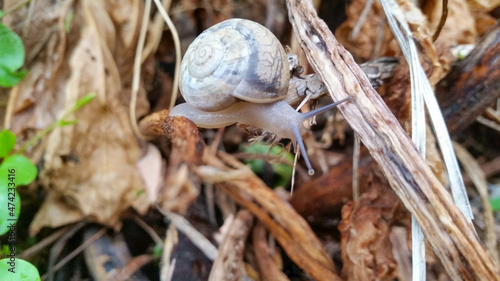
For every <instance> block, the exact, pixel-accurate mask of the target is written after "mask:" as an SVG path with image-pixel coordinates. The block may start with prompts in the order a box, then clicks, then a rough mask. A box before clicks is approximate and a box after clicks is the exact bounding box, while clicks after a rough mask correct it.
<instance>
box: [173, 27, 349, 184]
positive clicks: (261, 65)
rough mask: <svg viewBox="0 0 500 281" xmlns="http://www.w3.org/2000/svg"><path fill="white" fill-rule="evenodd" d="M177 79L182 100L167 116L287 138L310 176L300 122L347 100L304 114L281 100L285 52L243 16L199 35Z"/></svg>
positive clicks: (285, 72)
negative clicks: (243, 126)
mask: <svg viewBox="0 0 500 281" xmlns="http://www.w3.org/2000/svg"><path fill="white" fill-rule="evenodd" d="M180 77H181V78H180V79H181V80H180V84H179V85H180V91H181V94H182V96H183V97H184V99H185V100H186V103H184V104H180V105H177V106H175V107H174V108H173V109H172V110H171V111H170V116H184V117H186V118H188V119H190V120H191V121H193V122H194V123H195V124H196V125H197V126H198V127H202V128H220V127H225V126H228V125H231V124H234V123H242V124H246V125H251V126H254V127H257V128H261V129H263V130H265V131H268V132H271V133H273V134H275V135H276V136H277V138H278V139H281V138H288V139H291V140H293V141H294V144H295V143H297V144H298V146H299V148H300V151H301V153H302V155H303V157H304V160H305V162H306V165H307V167H308V169H309V174H311V175H312V174H314V170H313V169H312V167H311V164H310V161H309V159H308V157H307V154H306V151H305V146H304V143H303V141H302V137H301V135H302V133H304V132H306V131H307V129H306V128H305V127H304V125H303V122H304V121H306V120H307V119H309V118H311V117H313V116H315V115H317V114H319V113H321V112H324V111H326V110H329V109H331V108H333V107H335V106H336V105H337V104H339V103H341V102H343V101H345V100H342V101H340V102H336V103H333V104H330V105H328V106H325V107H323V108H320V109H316V110H313V111H311V112H308V113H299V112H297V111H296V110H295V109H294V108H292V107H291V106H290V105H289V104H287V103H286V102H284V101H283V99H284V98H285V96H286V94H287V92H288V86H289V85H288V84H289V80H290V69H289V65H288V57H287V54H286V52H285V50H284V49H283V47H282V46H281V43H280V42H279V40H278V39H277V38H276V37H275V36H274V35H273V34H272V33H271V32H270V31H269V30H268V29H266V28H265V27H263V26H262V25H260V24H258V23H255V22H252V21H249V20H243V19H230V20H226V21H224V22H221V23H219V24H217V25H214V26H212V27H211V28H209V29H207V30H206V31H204V32H203V33H202V34H200V36H198V37H197V38H196V39H195V40H194V41H193V43H192V44H191V45H190V46H189V48H188V50H187V51H186V54H185V55H184V58H183V61H182V64H181V75H180Z"/></svg>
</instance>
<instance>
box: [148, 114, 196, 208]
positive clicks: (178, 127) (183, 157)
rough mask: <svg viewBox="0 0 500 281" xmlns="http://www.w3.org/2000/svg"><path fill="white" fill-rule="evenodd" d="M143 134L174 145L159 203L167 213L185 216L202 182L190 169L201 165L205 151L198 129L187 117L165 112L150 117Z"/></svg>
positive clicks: (158, 199)
mask: <svg viewBox="0 0 500 281" xmlns="http://www.w3.org/2000/svg"><path fill="white" fill-rule="evenodd" d="M139 130H140V132H141V133H142V134H143V135H144V136H145V137H147V138H157V137H161V136H163V137H166V138H168V139H169V140H170V141H171V142H172V152H171V153H170V157H169V166H168V170H167V173H166V175H165V185H164V188H162V189H161V190H160V192H159V194H158V198H157V202H158V204H159V207H161V208H162V209H163V210H165V211H172V212H177V213H185V212H186V210H187V208H188V207H189V205H191V203H192V202H193V201H194V200H195V199H196V197H198V194H199V188H197V186H199V182H198V178H197V177H196V176H195V175H194V174H193V173H192V171H191V170H190V169H189V168H188V167H189V166H196V165H198V164H200V163H201V156H202V153H203V150H204V148H205V143H204V142H203V140H202V139H201V137H200V134H199V132H198V128H196V126H195V125H194V124H193V122H191V121H189V120H188V119H186V118H184V117H176V118H172V117H170V116H169V115H168V110H164V111H160V112H156V113H153V114H151V115H148V116H146V117H145V118H144V119H143V120H141V122H140V123H139Z"/></svg>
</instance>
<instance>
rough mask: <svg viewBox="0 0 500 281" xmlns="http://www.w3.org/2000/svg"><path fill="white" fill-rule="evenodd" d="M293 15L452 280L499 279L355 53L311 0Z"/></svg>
mask: <svg viewBox="0 0 500 281" xmlns="http://www.w3.org/2000/svg"><path fill="white" fill-rule="evenodd" d="M287 4H288V10H289V17H290V21H291V22H292V25H293V27H294V30H295V32H296V33H297V37H298V38H299V39H300V40H299V41H300V42H301V44H302V49H303V50H304V51H305V52H306V55H307V57H308V59H309V62H310V63H311V65H312V66H313V68H314V69H315V70H316V73H317V74H318V75H320V76H321V78H322V80H323V81H324V82H325V85H326V86H327V88H328V90H329V92H330V94H331V95H332V97H334V99H335V100H340V99H342V98H345V97H347V96H351V97H352V98H353V101H352V102H349V103H345V104H342V105H340V106H339V110H340V112H341V113H342V114H343V115H344V117H345V119H346V121H347V122H348V123H349V124H350V125H351V127H352V128H353V129H354V130H355V131H356V133H357V134H358V135H359V137H360V139H361V141H362V142H363V143H364V144H365V146H366V147H367V148H368V150H369V151H370V153H371V154H372V156H373V158H374V159H375V160H376V161H377V162H378V163H379V165H380V166H381V168H382V170H383V172H384V174H385V176H386V177H387V179H388V180H389V182H390V184H391V187H392V188H393V189H394V190H395V191H396V193H397V194H398V196H399V198H401V200H402V201H403V203H404V205H405V206H406V208H408V210H409V211H410V212H411V213H412V214H413V215H414V216H415V218H416V219H417V221H418V222H419V224H420V225H421V226H422V228H423V232H424V234H425V236H426V238H427V240H428V241H429V243H430V244H431V246H432V248H433V250H434V252H435V253H436V254H437V256H438V257H439V259H440V260H441V262H442V263H443V265H444V267H445V269H446V271H447V272H448V274H449V275H450V277H451V278H452V279H453V280H474V279H475V280H500V269H499V268H498V267H497V266H496V264H495V262H494V261H493V259H492V258H491V256H489V255H488V253H487V252H486V251H485V249H484V247H483V246H482V245H481V243H480V241H479V239H478V237H477V235H476V233H475V231H474V229H473V227H472V225H471V224H470V223H469V222H468V220H467V219H466V218H465V217H464V215H463V214H462V213H461V212H460V211H459V210H458V209H457V207H456V205H455V204H454V203H453V200H452V198H451V196H450V194H449V193H448V192H447V191H446V190H445V189H444V188H443V186H442V185H441V184H440V182H439V181H438V180H437V178H436V177H435V176H434V175H433V173H432V171H431V170H430V168H429V167H428V166H427V164H426V163H425V161H424V160H423V159H422V157H421V156H420V155H419V153H418V151H417V150H416V148H415V146H414V145H413V144H412V143H411V140H410V139H409V138H408V136H407V135H406V133H405V132H404V131H403V129H402V128H401V126H400V125H399V123H398V121H397V120H396V118H395V117H394V115H393V114H392V113H391V112H390V111H389V109H388V108H387V106H386V105H385V103H384V102H383V101H382V100H381V98H380V96H379V95H378V94H377V93H376V92H375V90H374V89H373V88H372V87H371V86H370V83H369V81H368V79H367V78H366V76H365V75H364V74H363V73H362V71H361V70H360V68H359V66H358V65H357V64H356V63H355V62H354V60H353V58H352V56H351V55H350V54H349V53H348V52H347V51H346V50H345V49H344V48H343V47H342V46H341V45H340V44H339V43H338V42H337V41H336V39H335V37H334V36H333V34H332V33H331V31H330V30H329V29H328V27H327V25H326V24H325V23H324V22H323V21H322V20H320V19H319V18H318V16H317V14H316V11H315V10H314V8H313V7H312V5H311V3H309V2H308V1H297V0H290V1H288V2H287Z"/></svg>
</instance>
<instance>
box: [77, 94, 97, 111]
mask: <svg viewBox="0 0 500 281" xmlns="http://www.w3.org/2000/svg"><path fill="white" fill-rule="evenodd" d="M95 96H96V94H95V93H89V94H87V95H85V96H84V97H82V98H81V99H79V100H77V101H76V103H75V106H73V110H72V111H76V110H78V109H80V108H81V107H82V106H84V105H86V104H87V103H89V102H90V101H91V100H93V99H94V98H95Z"/></svg>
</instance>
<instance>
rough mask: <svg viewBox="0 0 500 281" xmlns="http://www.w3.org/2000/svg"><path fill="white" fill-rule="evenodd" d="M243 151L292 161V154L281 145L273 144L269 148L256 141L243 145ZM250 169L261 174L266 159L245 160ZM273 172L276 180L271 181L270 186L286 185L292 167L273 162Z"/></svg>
mask: <svg viewBox="0 0 500 281" xmlns="http://www.w3.org/2000/svg"><path fill="white" fill-rule="evenodd" d="M242 151H243V152H246V153H252V154H260V155H267V156H270V157H277V158H283V159H285V160H287V161H288V162H289V163H293V159H294V157H293V155H292V154H291V153H290V152H288V151H286V150H285V149H284V148H283V147H281V146H274V147H272V148H271V146H270V145H269V144H264V143H262V142H256V143H253V144H251V145H247V146H243V148H242ZM245 162H246V163H247V165H249V166H250V169H252V171H253V172H254V173H256V174H263V173H264V172H265V170H266V161H264V160H261V159H254V160H248V161H245ZM271 168H272V171H273V173H274V174H275V175H276V178H275V179H276V180H275V181H274V182H273V184H272V186H271V187H277V186H283V187H284V186H286V185H287V184H288V183H289V182H290V179H291V178H292V171H293V167H292V166H290V165H287V164H282V163H274V164H272V165H271Z"/></svg>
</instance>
